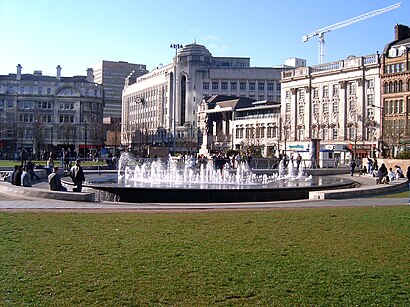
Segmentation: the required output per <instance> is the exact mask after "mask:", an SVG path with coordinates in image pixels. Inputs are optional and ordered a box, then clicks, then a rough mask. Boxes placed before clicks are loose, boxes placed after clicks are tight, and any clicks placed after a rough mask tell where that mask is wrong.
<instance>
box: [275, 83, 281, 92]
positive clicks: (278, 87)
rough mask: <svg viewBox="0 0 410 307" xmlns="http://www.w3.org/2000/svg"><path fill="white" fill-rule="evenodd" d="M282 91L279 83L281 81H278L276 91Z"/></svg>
mask: <svg viewBox="0 0 410 307" xmlns="http://www.w3.org/2000/svg"><path fill="white" fill-rule="evenodd" d="M280 90H281V87H280V82H279V81H276V91H277V92H280Z"/></svg>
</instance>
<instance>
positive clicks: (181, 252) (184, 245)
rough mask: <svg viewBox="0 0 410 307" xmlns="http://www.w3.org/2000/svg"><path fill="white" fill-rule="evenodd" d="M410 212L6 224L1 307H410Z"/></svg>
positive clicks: (0, 222) (45, 217) (17, 219)
mask: <svg viewBox="0 0 410 307" xmlns="http://www.w3.org/2000/svg"><path fill="white" fill-rule="evenodd" d="M409 210H410V207H407V206H400V207H374V208H373V207H368V208H337V209H330V208H324V209H305V210H272V211H240V212H199V213H178V214H177V213H152V214H144V213H51V212H49V213H46V212H41V213H40V212H37V213H33V212H26V213H12V212H1V213H0V262H1V266H0V288H1V292H0V305H1V306H16V305H17V306H21V305H35V306H44V305H46V306H77V305H82V306H89V305H95V306H98V305H105V306H135V305H137V306H152V305H179V306H215V305H228V306H230V305H238V306H246V305H265V306H266V305H270V306H295V305H297V306H301V305H310V306H320V305H322V306H324V305H326V306H355V305H357V306H370V305H379V306H409V304H410V291H409V290H410V278H409V276H410V258H409V250H410V211H409Z"/></svg>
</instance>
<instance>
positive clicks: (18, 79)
mask: <svg viewBox="0 0 410 307" xmlns="http://www.w3.org/2000/svg"><path fill="white" fill-rule="evenodd" d="M22 68H23V67H22V66H21V65H20V64H18V65H17V75H16V80H17V81H20V80H21V69H22Z"/></svg>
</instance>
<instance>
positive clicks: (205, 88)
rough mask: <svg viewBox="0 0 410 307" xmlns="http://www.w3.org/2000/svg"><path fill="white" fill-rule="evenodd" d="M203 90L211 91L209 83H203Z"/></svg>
mask: <svg viewBox="0 0 410 307" xmlns="http://www.w3.org/2000/svg"><path fill="white" fill-rule="evenodd" d="M202 89H203V90H209V82H203V83H202Z"/></svg>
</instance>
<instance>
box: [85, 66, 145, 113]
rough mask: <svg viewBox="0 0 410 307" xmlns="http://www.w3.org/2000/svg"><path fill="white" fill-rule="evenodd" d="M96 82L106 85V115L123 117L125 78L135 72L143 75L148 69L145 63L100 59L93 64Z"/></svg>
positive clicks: (137, 74)
mask: <svg viewBox="0 0 410 307" xmlns="http://www.w3.org/2000/svg"><path fill="white" fill-rule="evenodd" d="M93 70H94V82H95V83H98V84H102V85H103V86H104V110H103V112H104V114H103V116H104V117H112V118H121V95H122V89H123V88H124V80H125V78H126V77H127V76H128V75H129V74H130V73H131V72H134V74H135V75H136V76H141V75H143V74H145V73H147V72H148V71H147V70H146V66H145V65H143V64H133V63H128V62H124V61H119V62H113V61H100V62H98V63H96V64H95V65H94V66H93Z"/></svg>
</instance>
